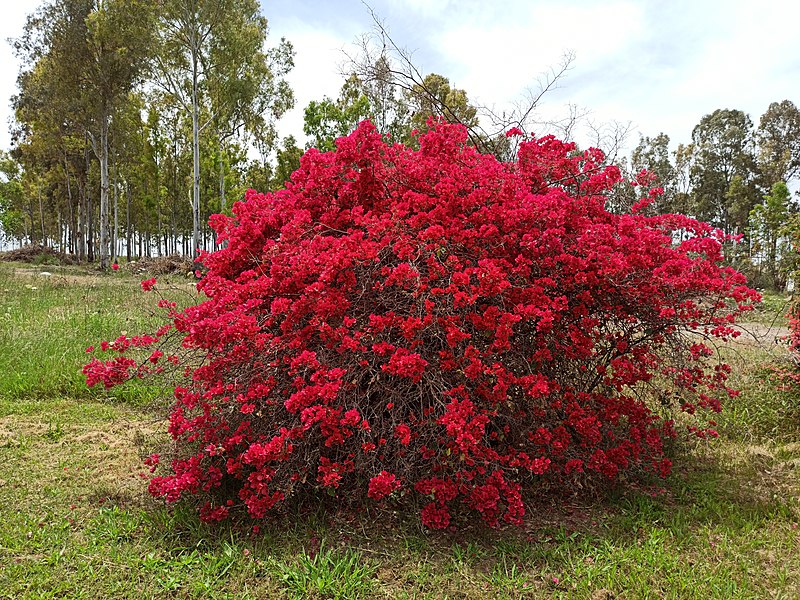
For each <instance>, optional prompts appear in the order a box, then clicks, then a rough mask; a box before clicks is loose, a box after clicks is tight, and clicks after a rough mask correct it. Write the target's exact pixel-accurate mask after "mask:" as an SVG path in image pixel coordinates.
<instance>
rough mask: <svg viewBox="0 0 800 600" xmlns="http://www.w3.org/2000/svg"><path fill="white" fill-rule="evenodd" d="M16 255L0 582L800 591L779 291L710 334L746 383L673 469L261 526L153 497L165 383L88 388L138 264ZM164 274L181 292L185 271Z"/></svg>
mask: <svg viewBox="0 0 800 600" xmlns="http://www.w3.org/2000/svg"><path fill="white" fill-rule="evenodd" d="M16 269H21V270H19V271H18V270H15V268H14V267H8V266H7V265H0V523H2V526H0V564H2V565H3V568H2V569H0V598H15V599H16V598H56V597H58V598H64V597H66V598H128V597H130V598H142V597H145V598H151V597H154V598H193V597H198V598H201V597H202V598H208V597H211V598H273V597H276V598H277V597H286V598H306V597H312V598H359V597H387V598H437V599H438V598H553V597H555V598H587V599H592V600H595V599H603V598H646V597H654V598H681V599H682V598H793V597H797V596H798V595H800V531H798V522H800V502H798V490H799V489H800V443H798V439H800V436H798V433H799V432H800V409H798V403H799V402H800V397H799V396H798V394H797V393H796V392H793V391H784V390H779V389H776V384H775V382H774V381H773V380H772V379H771V375H770V374H771V370H770V368H771V367H780V368H788V367H790V366H791V365H792V363H791V361H790V360H789V357H788V355H787V351H786V349H785V345H783V344H781V343H780V337H781V336H782V335H784V334H785V333H786V330H785V323H784V322H783V321H782V318H781V316H780V314H781V313H780V308H779V307H780V306H781V305H782V304H781V303H784V302H785V299H783V298H779V297H771V298H770V299H769V302H768V303H767V304H769V305H770V307H771V308H769V310H767V309H762V310H761V311H759V312H758V313H757V314H755V315H754V316H753V317H752V319H750V320H749V322H748V323H746V324H744V325H742V329H743V330H744V331H746V332H747V333H745V334H743V335H742V336H741V337H740V339H739V341H737V342H736V343H731V344H726V345H722V346H721V347H720V348H719V349H718V353H719V355H720V356H721V357H722V358H724V359H725V360H727V361H729V362H730V363H731V364H732V366H733V367H734V374H735V375H734V376H735V381H734V383H735V384H736V385H737V386H738V387H740V388H741V389H742V390H743V392H742V395H741V396H740V397H739V398H737V399H734V400H732V401H731V402H730V403H729V404H728V406H727V407H726V410H725V411H724V413H723V414H722V415H721V417H720V419H719V424H718V429H719V431H720V439H718V440H713V441H708V442H707V441H699V440H698V441H695V442H691V443H686V444H684V445H683V446H682V447H681V448H680V449H679V450H678V455H677V456H676V465H677V466H676V470H675V473H674V474H673V475H672V476H671V477H670V478H668V479H667V480H664V481H656V482H647V483H643V484H637V485H631V486H629V487H628V488H626V489H625V490H624V491H621V490H618V491H610V492H608V493H607V494H606V495H604V496H603V497H601V498H596V497H594V498H584V499H580V497H569V498H565V497H559V498H550V499H548V500H541V501H539V502H538V503H537V504H536V506H535V507H534V510H532V511H531V513H530V515H529V517H528V519H527V520H526V523H525V526H524V527H522V528H511V529H508V530H501V531H494V530H488V529H486V528H484V527H483V526H478V525H474V526H472V527H466V528H464V529H463V530H461V531H459V532H444V533H442V532H430V531H427V530H425V529H423V528H422V527H421V526H420V525H419V524H418V521H417V520H416V519H415V518H414V517H405V516H403V515H402V514H399V513H394V512H392V511H391V510H388V511H386V512H384V513H374V512H372V513H368V512H366V513H365V512H363V511H362V512H360V513H358V514H352V513H348V512H346V511H339V512H334V511H331V510H327V509H326V508H325V507H324V506H323V505H312V504H307V505H305V506H303V507H298V508H296V509H293V510H294V512H292V513H290V514H285V515H282V516H281V517H280V519H275V520H272V521H267V522H265V523H262V524H261V525H260V531H258V532H257V533H255V532H254V531H253V528H252V523H249V524H247V523H242V524H225V525H222V526H207V525H203V524H201V523H199V522H198V520H197V518H196V517H195V515H194V513H193V512H192V511H191V510H189V509H187V508H185V507H182V506H180V505H179V506H177V507H166V506H164V505H163V504H162V503H160V502H157V501H155V500H154V499H152V498H150V497H149V496H148V494H147V492H146V486H147V476H148V474H149V473H148V472H147V469H146V467H144V466H143V464H142V462H141V461H142V458H143V456H144V455H145V454H146V452H147V451H148V448H150V447H152V446H153V445H154V444H158V443H159V441H160V440H163V439H164V438H165V436H164V427H165V420H164V414H165V412H164V411H165V405H164V402H163V400H160V399H161V398H163V397H165V395H166V394H165V392H164V391H163V390H158V389H151V388H149V387H147V386H139V387H134V389H132V390H128V391H125V390H121V391H119V392H113V393H107V392H103V391H89V390H87V389H86V388H85V386H84V385H83V382H82V380H81V377H80V374H79V372H78V370H79V366H80V364H82V361H84V360H85V358H86V354H85V352H84V348H85V346H86V345H88V344H89V343H92V342H96V341H97V340H99V339H106V338H108V337H110V336H112V335H113V334H116V335H118V334H119V332H120V331H121V330H130V331H134V330H136V328H145V329H147V328H148V322H149V319H150V317H149V316H147V314H146V313H143V311H142V306H143V304H144V300H143V299H142V297H141V296H139V295H138V294H137V293H136V288H137V286H138V281H137V280H136V279H134V278H132V277H131V276H130V275H125V274H122V273H116V274H113V275H100V274H97V273H87V272H86V271H85V270H81V269H79V268H70V269H67V270H62V269H56V268H49V267H48V269H52V271H51V272H52V274H51V275H50V276H42V275H40V274H39V273H40V272H41V271H42V270H43V269H42V268H38V269H33V268H25V267H19V266H17V267H16ZM171 284H172V286H173V287H174V288H175V289H176V290H177V291H176V293H177V294H180V295H181V297H185V300H186V301H191V299H192V296H191V288H190V287H189V286H188V285H187V282H186V279H185V275H179V276H174V277H173V280H172V282H171ZM165 285H166V282H165Z"/></svg>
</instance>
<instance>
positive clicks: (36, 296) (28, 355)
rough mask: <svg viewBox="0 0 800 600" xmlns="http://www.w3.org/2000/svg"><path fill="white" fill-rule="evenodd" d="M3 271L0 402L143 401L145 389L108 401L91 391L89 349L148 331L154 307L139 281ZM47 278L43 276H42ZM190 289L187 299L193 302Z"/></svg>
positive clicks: (11, 267) (122, 391)
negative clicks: (85, 369) (85, 372)
mask: <svg viewBox="0 0 800 600" xmlns="http://www.w3.org/2000/svg"><path fill="white" fill-rule="evenodd" d="M47 269H50V270H49V271H43V269H42V268H32V267H30V266H28V267H20V266H19V265H16V264H9V263H0V396H3V397H7V398H47V397H53V396H65V397H71V398H96V397H98V396H99V395H106V396H108V395H112V396H114V397H120V398H124V399H142V396H143V394H144V388H146V386H143V385H142V384H138V385H137V383H138V382H134V384H133V385H131V386H127V387H123V388H119V389H118V390H114V391H112V392H110V393H106V392H103V391H100V390H95V391H91V390H89V389H88V388H87V387H86V384H85V379H84V377H83V375H82V374H81V368H82V367H83V365H84V364H85V363H86V362H87V361H88V359H89V356H88V355H87V354H86V348H87V347H88V346H90V345H95V344H99V342H101V341H103V340H113V339H116V338H117V337H119V335H120V334H122V333H123V332H127V333H128V334H129V335H135V334H137V333H141V332H145V331H149V330H150V329H151V327H150V323H152V318H151V314H152V313H151V312H148V311H145V310H144V309H143V307H145V306H149V304H148V303H149V302H153V303H154V302H155V300H153V298H152V296H145V294H143V293H142V291H141V289H140V287H139V280H138V279H134V278H132V277H126V276H124V275H122V274H119V273H114V274H109V275H105V276H104V275H100V274H99V273H92V272H87V271H86V270H81V269H78V268H74V267H73V268H68V267H47ZM43 272H45V273H49V275H42V273H43ZM181 283H183V285H184V288H185V289H184V290H183V291H184V293H183V294H182V295H183V296H190V294H189V293H188V291H189V288H188V286H186V284H185V280H184V281H182V282H181Z"/></svg>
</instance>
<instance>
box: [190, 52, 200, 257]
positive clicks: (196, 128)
mask: <svg viewBox="0 0 800 600" xmlns="http://www.w3.org/2000/svg"><path fill="white" fill-rule="evenodd" d="M197 43H198V41H197V40H195V39H192V146H193V148H192V150H193V156H194V178H193V182H194V186H193V196H192V238H193V247H192V252H193V255H192V259H193V260H197V257H198V255H199V254H200V114H199V113H200V108H199V106H198V102H199V100H198V77H199V73H198V71H199V65H198V58H199V57H198V56H197V48H196V46H197Z"/></svg>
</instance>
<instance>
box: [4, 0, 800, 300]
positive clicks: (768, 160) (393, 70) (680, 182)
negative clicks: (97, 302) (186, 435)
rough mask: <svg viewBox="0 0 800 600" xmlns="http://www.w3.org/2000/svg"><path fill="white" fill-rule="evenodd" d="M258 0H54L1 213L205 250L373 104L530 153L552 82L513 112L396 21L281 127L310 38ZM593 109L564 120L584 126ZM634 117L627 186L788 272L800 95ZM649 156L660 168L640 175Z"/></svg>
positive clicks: (773, 278) (103, 259)
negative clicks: (253, 200)
mask: <svg viewBox="0 0 800 600" xmlns="http://www.w3.org/2000/svg"><path fill="white" fill-rule="evenodd" d="M268 34H269V30H268V23H267V19H266V18H265V17H264V15H263V14H262V13H261V7H260V3H259V2H258V1H257V0H160V1H159V2H151V1H148V0H50V1H49V2H47V3H45V4H44V5H43V6H42V7H41V8H40V9H39V10H37V11H36V12H35V13H34V14H32V15H30V16H29V18H28V21H27V23H26V26H25V29H24V31H23V32H22V33H21V35H20V37H19V38H17V39H16V40H14V42H13V44H14V49H15V51H16V53H17V56H18V57H19V58H20V60H21V63H22V68H21V71H20V73H19V77H18V93H17V95H16V96H15V97H14V98H13V100H12V102H13V108H14V112H15V123H14V124H13V126H12V148H11V149H10V151H9V152H4V153H2V155H0V226H1V227H2V235H3V236H4V237H5V238H6V241H7V243H9V244H10V245H12V246H21V245H25V244H42V245H46V246H49V247H52V248H54V249H56V250H59V251H61V252H64V253H67V254H70V255H72V256H74V257H76V258H77V259H78V260H81V261H89V262H95V263H97V264H98V266H99V267H100V268H103V269H105V268H108V267H109V266H110V265H111V264H113V263H114V262H116V261H118V260H119V259H120V258H122V257H124V258H125V259H126V260H129V261H130V260H133V259H135V258H136V257H141V256H161V255H167V254H176V253H177V254H184V255H192V254H193V253H194V252H196V251H197V250H210V249H213V248H214V246H215V240H214V237H213V233H212V231H211V230H210V229H209V227H208V225H207V222H208V217H209V215H211V214H214V213H219V212H223V213H225V212H230V207H231V205H232V203H233V202H235V201H237V200H239V199H241V198H242V196H243V192H244V191H245V190H246V189H247V188H254V189H257V190H259V191H270V190H277V189H280V188H281V187H283V186H284V184H285V182H286V181H287V180H288V178H289V176H290V174H291V173H292V172H293V171H294V170H295V169H296V168H297V166H298V165H299V160H300V156H301V155H302V154H303V152H304V151H305V149H308V148H312V147H313V148H317V149H319V150H320V151H326V150H331V149H333V148H334V140H335V139H336V138H337V137H340V136H343V135H347V134H348V133H350V132H351V131H352V130H353V129H355V127H356V125H357V123H359V122H360V121H361V120H363V119H367V118H369V119H371V120H372V121H373V123H374V124H375V125H376V126H377V127H378V129H379V130H380V131H381V132H382V133H384V134H386V135H389V136H391V139H393V140H396V141H400V142H403V143H405V144H409V145H412V146H413V145H414V144H415V143H416V138H415V135H414V132H420V131H424V130H425V128H426V126H427V125H426V123H427V120H428V117H429V116H431V115H433V116H435V117H438V118H440V119H443V120H446V121H448V122H457V123H462V124H463V125H465V126H466V127H467V129H468V130H469V139H470V143H472V144H474V145H476V146H478V147H479V148H480V149H481V150H482V151H484V152H488V153H492V154H495V155H496V156H497V157H498V158H499V159H500V160H513V159H514V157H515V149H516V148H515V147H514V143H515V142H513V140H514V139H516V138H508V137H506V136H505V135H504V132H505V131H506V130H507V129H509V128H512V127H516V128H518V129H520V130H522V131H523V132H528V131H533V130H534V129H535V131H536V133H537V134H541V133H542V125H541V123H536V127H535V128H534V126H533V124H534V116H535V112H536V111H535V109H536V105H537V103H538V101H539V100H540V98H541V96H542V95H543V94H545V93H547V91H548V90H549V89H550V88H551V86H552V85H553V84H554V83H555V82H556V81H557V80H558V79H559V78H560V77H562V76H564V74H565V72H566V70H567V68H568V66H569V63H570V61H571V58H570V57H565V61H564V63H563V64H562V65H559V66H558V67H557V68H555V69H553V70H552V71H551V73H550V74H549V76H548V77H547V78H546V79H545V80H544V81H543V82H541V83H542V85H541V90H540V92H541V93H540V94H538V95H534V96H532V97H530V98H528V99H527V100H526V102H523V103H522V105H521V106H520V107H519V108H517V109H516V110H514V111H512V112H511V113H508V114H495V113H494V112H493V111H492V110H490V109H488V108H486V107H483V106H479V105H475V104H473V103H472V102H471V101H470V99H469V96H468V93H467V91H465V90H460V89H455V88H454V87H452V86H451V85H450V82H449V80H448V78H447V77H446V76H443V75H440V74H435V73H431V74H423V73H421V72H419V71H418V70H417V69H416V68H415V66H414V64H413V62H412V61H411V60H410V58H409V56H408V54H406V53H405V52H404V51H403V50H402V49H401V48H400V47H398V46H397V45H396V44H395V43H394V41H393V40H392V39H391V37H390V36H389V34H388V32H387V31H386V30H385V29H383V28H382V27H381V26H380V25H378V27H377V32H376V34H375V35H374V36H373V37H369V36H367V37H365V38H364V40H363V43H362V44H361V45H360V46H357V47H356V49H355V51H354V52H353V55H352V57H351V58H350V63H349V65H348V66H347V68H346V70H347V72H348V75H347V76H345V77H343V85H342V88H341V92H340V94H339V96H338V97H337V98H328V97H324V98H321V99H319V100H317V101H314V102H311V103H310V104H309V105H308V106H307V107H305V111H304V126H303V134H304V137H305V138H306V139H307V140H308V141H307V143H306V144H305V146H306V148H302V147H300V146H299V142H298V138H300V137H301V136H300V135H299V133H300V132H297V133H298V135H297V136H296V137H295V136H291V135H290V136H286V137H284V138H282V139H281V138H279V135H278V132H277V128H276V123H277V122H278V120H279V119H280V118H281V117H282V116H283V115H284V114H285V113H286V111H288V110H289V109H291V108H292V107H294V104H295V99H294V96H293V94H292V90H291V88H290V86H289V85H288V83H287V81H286V75H287V74H288V73H289V72H290V71H291V69H292V67H293V56H294V50H293V47H292V45H291V43H290V41H287V40H285V39H281V40H273V39H272V38H270V37H269V35H268ZM578 118H579V117H577V116H575V115H571V116H568V117H567V118H565V119H564V121H563V122H560V123H550V124H548V126H547V127H545V129H549V130H550V131H552V132H553V133H554V134H555V135H557V136H558V137H559V138H562V139H567V140H569V139H571V138H572V137H573V134H574V132H575V126H576V122H577V120H578ZM622 134H624V131H621V130H618V131H616V132H615V134H614V135H611V136H610V138H609V137H605V138H603V137H601V136H600V135H598V136H597V145H598V146H599V147H600V148H601V149H603V150H605V151H607V152H608V161H609V162H614V163H616V164H617V165H618V166H619V167H620V168H621V169H622V170H623V173H624V174H625V175H626V177H628V178H630V179H631V180H634V181H637V180H638V181H640V182H641V185H638V186H633V185H632V186H629V187H626V188H625V190H624V191H623V192H621V193H618V194H616V195H615V196H614V197H611V198H609V200H608V202H609V208H611V209H612V210H614V211H617V212H623V211H628V210H631V207H633V206H634V205H636V203H637V202H638V201H639V200H641V199H642V198H643V197H646V196H647V192H648V190H649V188H650V187H652V186H653V185H655V186H659V187H662V188H663V190H664V193H663V195H661V196H660V197H659V199H658V200H657V202H655V203H654V204H652V205H650V206H649V207H647V209H646V210H648V211H651V212H656V213H670V212H679V213H683V214H687V215H690V216H692V217H696V218H698V219H700V220H703V221H707V222H709V223H711V224H712V225H714V226H716V227H718V228H720V229H721V230H722V231H724V232H725V233H727V234H738V235H739V236H741V237H740V239H739V241H737V242H732V243H730V244H729V245H728V247H727V248H726V258H727V260H728V262H729V263H731V264H733V265H734V266H736V267H737V268H738V269H740V270H742V271H743V272H744V273H745V274H747V275H748V277H749V278H750V279H751V281H752V282H753V283H754V285H757V286H759V287H771V288H776V289H782V288H784V287H785V286H786V283H787V279H788V278H789V277H790V274H791V273H792V272H793V270H794V269H795V266H796V265H795V262H796V258H795V257H796V255H797V253H796V251H795V244H796V242H797V240H798V238H800V217H799V216H798V214H797V213H798V208H797V205H796V203H795V201H794V200H793V198H792V193H791V191H792V190H794V189H796V188H797V184H798V179H800V110H798V108H797V106H796V105H795V104H794V103H793V102H792V101H791V100H789V99H785V100H780V99H776V101H775V102H773V103H772V104H770V106H769V107H768V109H767V110H766V112H765V113H764V114H763V115H761V116H760V117H759V119H758V121H757V123H754V122H753V120H752V119H751V117H750V116H749V115H747V114H745V113H744V112H743V111H740V110H736V109H728V108H724V109H718V110H715V111H713V112H712V113H710V114H707V115H705V116H702V118H700V120H699V122H698V123H697V125H696V126H695V127H694V129H693V130H692V132H691V138H690V139H689V140H686V141H685V142H682V143H679V144H678V145H677V149H675V150H672V149H671V146H672V144H671V142H672V141H671V140H670V139H669V137H668V136H667V135H666V134H664V133H659V134H657V135H654V136H653V137H649V136H646V137H641V138H640V140H639V142H638V144H637V145H636V147H635V148H634V150H633V151H632V153H631V154H630V156H621V155H619V154H617V153H615V152H614V149H615V148H616V147H618V146H619V144H620V142H621V136H622ZM642 170H647V171H649V172H650V173H651V174H652V175H653V176H654V177H655V178H654V179H648V178H643V177H640V176H639V174H640V173H641V171H642Z"/></svg>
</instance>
